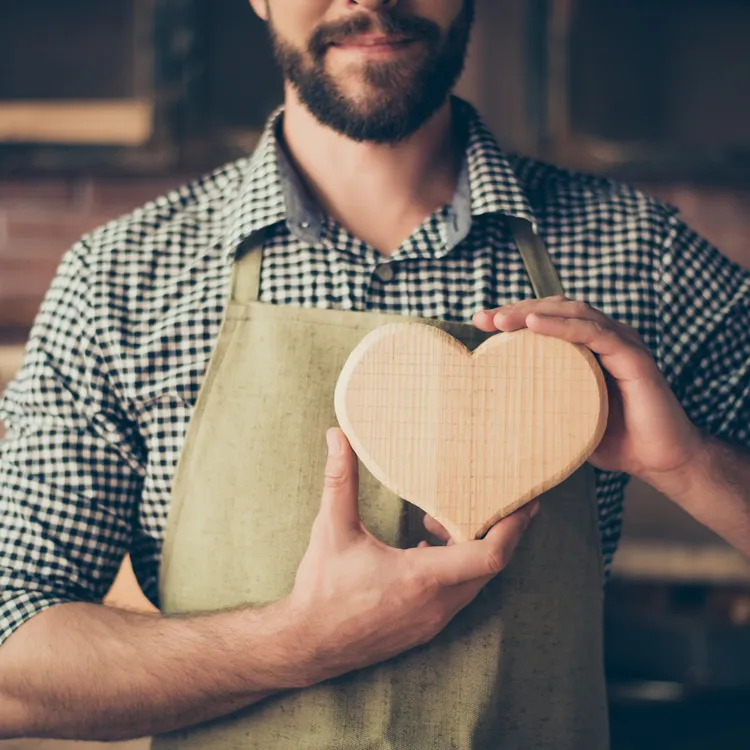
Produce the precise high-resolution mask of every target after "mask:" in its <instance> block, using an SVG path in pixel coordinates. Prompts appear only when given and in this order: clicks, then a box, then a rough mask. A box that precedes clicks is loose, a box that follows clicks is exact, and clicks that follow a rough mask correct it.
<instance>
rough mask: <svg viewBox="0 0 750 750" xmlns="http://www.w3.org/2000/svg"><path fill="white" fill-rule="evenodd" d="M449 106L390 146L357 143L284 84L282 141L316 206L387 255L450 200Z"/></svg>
mask: <svg viewBox="0 0 750 750" xmlns="http://www.w3.org/2000/svg"><path fill="white" fill-rule="evenodd" d="M451 109H452V108H451V105H450V102H449V101H446V103H445V104H444V105H443V107H441V109H440V110H439V111H438V112H437V113H436V114H435V115H434V116H433V117H432V118H431V119H430V120H429V121H428V122H427V123H425V125H423V126H422V128H421V129H420V130H419V131H417V132H416V133H414V134H413V135H412V136H411V137H409V138H408V139H406V140H404V141H401V142H399V143H396V144H385V145H384V144H374V143H357V142H355V141H352V140H350V139H348V138H346V137H345V136H343V135H340V134H339V133H336V132H335V131H333V130H331V129H330V128H327V127H325V126H323V125H321V124H320V123H319V122H318V121H317V120H316V119H315V118H314V117H313V116H312V114H310V112H309V110H308V109H307V108H306V107H305V106H304V105H303V104H302V103H301V102H300V101H299V99H298V98H297V96H296V94H295V92H294V90H293V89H291V87H287V91H286V105H285V111H284V121H283V137H284V142H285V145H286V148H287V150H288V152H289V155H290V157H291V159H292V161H293V162H294V164H295V166H296V167H297V170H298V171H299V173H300V175H301V177H302V179H303V180H304V181H305V182H306V183H307V186H308V188H309V189H310V191H311V192H312V193H313V195H314V196H315V197H316V199H317V200H318V202H319V203H320V205H321V206H322V208H323V209H324V210H325V211H326V212H327V213H328V214H329V215H330V216H331V217H332V218H334V219H335V220H336V221H338V222H339V223H341V224H342V225H343V226H345V227H346V228H347V229H349V231H351V232H352V233H354V234H355V235H356V236H358V237H360V238H361V239H363V240H365V241H366V242H368V243H370V244H371V245H373V246H374V247H375V248H376V249H377V250H379V251H380V252H381V253H385V254H389V253H391V252H393V250H394V249H395V248H397V247H398V246H399V245H400V244H401V242H402V241H403V240H404V239H405V238H406V237H408V236H409V235H410V234H411V233H412V231H413V230H414V229H415V228H416V227H417V226H419V224H421V223H422V221H424V219H425V218H426V217H427V216H429V215H430V214H432V213H433V212H434V211H436V210H437V209H438V208H441V207H442V206H444V205H446V204H448V203H451V202H452V200H453V195H454V193H455V190H456V184H457V181H458V176H459V172H460V168H461V163H462V160H463V147H464V144H463V143H461V142H460V139H459V137H458V133H457V129H456V128H455V127H454V123H453V118H452V112H451Z"/></svg>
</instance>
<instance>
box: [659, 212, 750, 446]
mask: <svg viewBox="0 0 750 750" xmlns="http://www.w3.org/2000/svg"><path fill="white" fill-rule="evenodd" d="M660 283H661V289H660V291H661V295H660V298H659V323H660V325H659V330H660V341H659V345H658V356H657V359H658V361H659V365H660V367H661V369H662V371H663V372H664V374H665V376H666V377H667V380H668V381H669V383H670V385H671V386H672V388H673V390H674V391H675V394H676V395H677V397H678V398H679V399H680V402H681V403H682V405H683V407H684V409H685V411H686V412H687V414H688V416H689V417H690V418H691V420H692V421H693V422H694V423H695V424H696V425H698V426H699V427H700V428H701V429H703V430H705V431H706V432H707V433H709V434H711V435H713V436H714V437H717V438H720V439H723V440H726V441H727V442H730V443H733V444H736V445H743V446H750V271H748V270H745V269H743V268H741V267H740V266H738V265H737V264H735V263H733V262H732V261H730V260H729V259H728V258H727V257H725V256H724V255H722V254H721V253H720V252H719V251H718V250H717V249H716V248H714V247H712V246H711V244H710V243H709V242H707V241H706V240H705V239H703V238H702V237H700V236H699V235H697V234H696V233H695V232H694V231H693V230H691V229H690V228H689V227H687V226H686V225H685V224H684V223H683V222H682V221H681V220H680V219H679V217H678V216H676V215H673V216H672V217H671V219H670V227H669V235H668V238H667V241H666V243H665V245H664V252H663V254H662V256H661V262H660Z"/></svg>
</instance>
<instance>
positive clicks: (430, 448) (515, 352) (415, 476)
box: [334, 323, 608, 541]
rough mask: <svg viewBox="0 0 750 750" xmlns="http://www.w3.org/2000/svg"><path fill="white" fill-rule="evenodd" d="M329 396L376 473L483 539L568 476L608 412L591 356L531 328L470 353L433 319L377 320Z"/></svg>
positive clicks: (453, 529) (457, 530)
mask: <svg viewBox="0 0 750 750" xmlns="http://www.w3.org/2000/svg"><path fill="white" fill-rule="evenodd" d="M334 400H335V408H336V416H337V417H338V420H339V423H340V425H341V429H342V430H343V431H344V433H345V434H346V436H347V438H348V439H349V442H350V443H351V445H352V448H353V449H354V451H355V453H356V454H357V455H358V456H359V458H360V460H361V461H362V463H363V464H364V465H365V466H366V467H367V469H368V470H369V471H370V472H371V473H372V474H373V476H374V477H375V478H376V479H378V480H379V481H380V482H382V483H383V484H384V485H385V486H386V487H388V488H389V489H390V490H391V491H393V492H395V493H396V494H397V495H399V497H401V498H403V499H405V500H408V501H409V502H411V503H413V504H414V505H417V506H419V507H420V508H422V510H424V511H425V512H427V513H429V514H430V515H431V516H434V517H435V518H436V519H437V520H438V521H440V523H442V524H443V526H445V528H446V529H447V530H448V531H449V532H450V534H451V536H452V537H453V539H454V540H456V541H466V540H469V539H475V538H480V537H481V536H482V535H483V534H484V533H486V531H487V530H488V529H489V528H491V527H492V525H493V524H494V523H496V522H497V521H499V520H500V519H501V518H504V517H505V516H507V515H509V514H510V513H512V512H513V511H515V510H517V509H518V508H520V507H521V506H522V505H524V504H525V503H527V502H529V501H530V500H532V499H533V498H535V497H536V496H537V495H539V494H541V493H542V492H545V491H546V490H548V489H550V488H551V487H554V486H555V485H556V484H559V483H560V482H562V481H563V480H564V479H565V478H566V477H568V476H569V475H570V474H572V473H573V472H574V471H575V470H576V469H577V468H578V467H579V466H581V465H582V464H583V463H584V462H585V461H586V459H587V458H588V457H589V456H590V455H591V453H592V452H593V451H594V450H595V449H596V446H597V445H598V444H599V442H600V440H601V438H602V436H603V434H604V430H605V428H606V424H607V416H608V401H607V387H606V384H605V381H604V375H603V373H602V371H601V368H600V367H599V364H598V363H597V361H596V359H595V358H594V355H593V354H592V353H591V352H590V351H589V350H588V349H586V348H585V347H583V346H578V345H575V344H571V343H568V342H566V341H561V340H559V339H554V338H551V337H547V336H541V335H539V334H535V333H534V332H532V331H530V330H527V329H524V330H522V331H517V332H514V333H499V334H497V335H495V336H492V337H490V338H489V339H487V340H486V341H485V342H484V343H483V344H481V345H480V346H479V347H477V349H476V350H475V351H474V352H473V353H472V352H470V351H469V350H468V349H467V348H466V347H465V346H464V345H463V344H462V343H460V342H459V341H457V340H456V339H455V338H453V337H452V336H450V335H449V334H448V333H446V332H444V331H442V330H441V329H439V328H435V327H433V326H429V325H425V324H422V323H396V324H393V325H386V326H382V327H381V328H377V329H376V330H374V331H373V332H372V333H370V334H368V335H367V336H366V337H365V338H364V339H363V340H362V341H361V342H360V344H359V345H358V346H357V347H356V348H355V349H354V351H353V352H352V354H351V355H350V357H349V359H348V360H347V362H346V364H345V365H344V368H343V370H342V371H341V375H340V377H339V380H338V383H337V385H336V392H335V399H334Z"/></svg>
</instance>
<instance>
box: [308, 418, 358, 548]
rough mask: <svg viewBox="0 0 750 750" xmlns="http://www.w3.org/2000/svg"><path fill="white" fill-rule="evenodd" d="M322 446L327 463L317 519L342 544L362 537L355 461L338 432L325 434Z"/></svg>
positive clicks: (331, 431) (341, 434)
mask: <svg viewBox="0 0 750 750" xmlns="http://www.w3.org/2000/svg"><path fill="white" fill-rule="evenodd" d="M326 442H327V443H328V459H327V461H326V468H325V477H324V482H323V498H322V501H321V504H320V513H319V514H318V518H319V519H320V520H322V521H324V522H325V524H326V525H327V527H328V528H329V529H330V531H331V533H332V534H333V535H334V536H335V538H337V539H339V540H341V541H344V540H346V539H348V538H351V537H353V536H359V535H360V534H362V533H363V528H362V520H361V518H360V515H359V498H358V495H359V476H358V465H357V457H356V456H355V454H354V451H353V450H352V449H351V446H350V445H349V441H348V440H347V439H346V436H345V435H344V433H343V432H342V431H341V430H339V429H338V428H331V429H330V430H328V432H327V433H326Z"/></svg>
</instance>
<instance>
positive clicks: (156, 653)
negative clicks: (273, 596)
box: [0, 602, 306, 741]
mask: <svg viewBox="0 0 750 750" xmlns="http://www.w3.org/2000/svg"><path fill="white" fill-rule="evenodd" d="M291 620H292V618H291V616H290V615H289V612H288V608H287V606H286V604H285V603H284V602H280V603H278V604H274V605H271V606H269V607H266V608H263V609H258V610H236V611H228V612H221V613H217V614H211V615H205V616H197V617H191V618H164V617H158V616H152V615H151V616H150V615H142V614H136V613H131V612H125V611H122V610H116V609H112V608H108V607H104V606H99V605H91V604H62V605H58V606H56V607H53V608H51V609H49V610H46V611H45V612H42V613H40V614H39V615H37V616H36V617H34V618H32V619H31V620H30V621H29V622H27V623H26V624H25V625H23V626H22V627H21V628H19V629H18V631H17V632H16V633H14V634H13V635H12V636H11V637H10V638H9V639H8V640H7V641H6V643H5V644H4V645H3V646H2V647H0V739H2V738H12V737H19V736H32V737H56V738H62V739H82V740H104V741H111V740H119V739H132V738H136V737H144V736H148V735H152V734H160V733H164V732H168V731H171V730H174V729H179V728H183V727H186V726H192V725H194V724H198V723H201V722H204V721H207V720H210V719H213V718H216V717H219V716H223V715H226V714H228V713H231V712H233V711H236V710H239V709H240V708H243V707H245V706H248V705H250V704H252V703H256V702H258V701H260V700H262V699H263V698H264V697H267V696H268V695H270V694H273V693H275V692H279V691H281V690H285V689H289V688H294V687H302V686H304V685H305V684H306V679H305V675H304V674H302V671H303V666H304V658H303V656H302V649H301V646H300V644H299V643H298V639H297V638H296V635H295V632H296V631H295V626H294V623H293V622H292V621H291Z"/></svg>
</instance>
